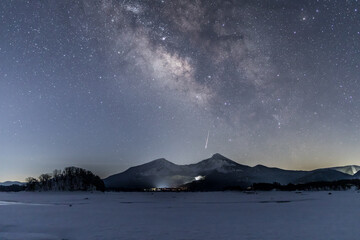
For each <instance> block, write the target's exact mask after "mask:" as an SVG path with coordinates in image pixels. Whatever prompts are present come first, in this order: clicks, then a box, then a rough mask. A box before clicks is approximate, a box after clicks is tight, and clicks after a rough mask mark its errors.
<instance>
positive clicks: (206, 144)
mask: <svg viewBox="0 0 360 240" xmlns="http://www.w3.org/2000/svg"><path fill="white" fill-rule="evenodd" d="M209 134H210V131H208V134H207V138H206V143H205V149H207V146H208V142H209Z"/></svg>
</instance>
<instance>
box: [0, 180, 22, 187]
mask: <svg viewBox="0 0 360 240" xmlns="http://www.w3.org/2000/svg"><path fill="white" fill-rule="evenodd" d="M24 184H25V183H23V182H18V181H6V182H2V183H0V186H5V187H7V186H11V185H20V186H23V185H24Z"/></svg>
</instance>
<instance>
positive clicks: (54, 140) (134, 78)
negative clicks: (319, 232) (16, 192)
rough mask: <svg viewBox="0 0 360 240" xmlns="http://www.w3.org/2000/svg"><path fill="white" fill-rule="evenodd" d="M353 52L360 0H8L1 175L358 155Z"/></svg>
mask: <svg viewBox="0 0 360 240" xmlns="http://www.w3.org/2000/svg"><path fill="white" fill-rule="evenodd" d="M359 60H360V4H359V2H358V1H336V0H329V1H321V0H318V1H281V0H279V1H275V0H271V1H270V0H266V1H263V0H258V1H256V0H255V1H223V0H218V1H205V0H204V1H202V0H182V1H171V0H162V1H160V0H151V1H150V0H147V1H146V0H143V1H140V0H139V1H130V0H125V1H110V0H101V1H55V0H50V1H1V2H0V181H5V180H24V178H25V177H27V176H38V175H40V174H41V173H44V172H51V171H52V170H53V169H59V168H60V169H61V168H64V167H66V166H72V165H75V166H79V167H84V168H87V169H89V170H91V171H93V172H95V173H96V174H99V175H100V176H101V177H106V176H108V175H110V174H114V173H118V172H120V171H123V170H125V169H126V168H128V167H130V166H133V165H138V164H142V163H145V162H148V161H150V160H153V159H156V158H160V157H165V158H167V159H168V160H170V161H173V162H174V163H178V164H189V163H194V162H197V161H199V160H202V159H205V158H207V157H209V156H211V155H212V154H213V153H215V152H220V153H222V154H224V155H225V156H227V157H229V158H231V159H233V160H235V161H237V162H239V163H242V164H248V165H252V166H253V165H256V164H264V165H267V166H276V167H281V168H286V169H314V168H317V167H328V166H334V165H345V164H360V162H359V157H360V148H359V146H360V139H359V136H360V135H359V134H360V91H359V90H360V84H359V78H360V77H359V76H360V69H359V64H360V62H359ZM208 131H209V144H208V148H207V149H205V147H204V146H205V140H206V137H207V134H208Z"/></svg>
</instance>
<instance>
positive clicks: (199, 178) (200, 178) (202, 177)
mask: <svg viewBox="0 0 360 240" xmlns="http://www.w3.org/2000/svg"><path fill="white" fill-rule="evenodd" d="M204 179H205V177H204V176H197V177H195V181H200V180H204Z"/></svg>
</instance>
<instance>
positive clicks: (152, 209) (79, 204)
mask: <svg viewBox="0 0 360 240" xmlns="http://www.w3.org/2000/svg"><path fill="white" fill-rule="evenodd" d="M359 214H360V194H359V193H358V192H357V191H354V190H353V191H346V192H345V191H344V192H332V194H331V195H330V194H328V192H325V191H322V192H303V193H295V192H259V193H257V194H245V193H240V192H197V193H187V192H183V193H163V192H159V193H139V192H138V193H49V192H48V193H28V192H20V193H0V239H1V240H15V239H16V240H65V239H67V240H77V239H79V240H80V239H87V240H91V239H94V240H95V239H96V240H101V239H109V240H110V239H112V240H113V239H148V240H150V239H154V240H162V239H179V240H180V239H187V240H191V239H199V240H204V239H206V240H212V239H214V240H218V239H234V240H238V239H249V240H250V239H274V240H282V239H299V240H303V239H318V240H319V239H324V240H325V239H326V240H331V239H334V240H335V239H336V240H338V239H342V240H346V239H349V240H350V239H357V237H358V236H359V235H360V228H359V227H358V223H359V222H358V216H359Z"/></svg>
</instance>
